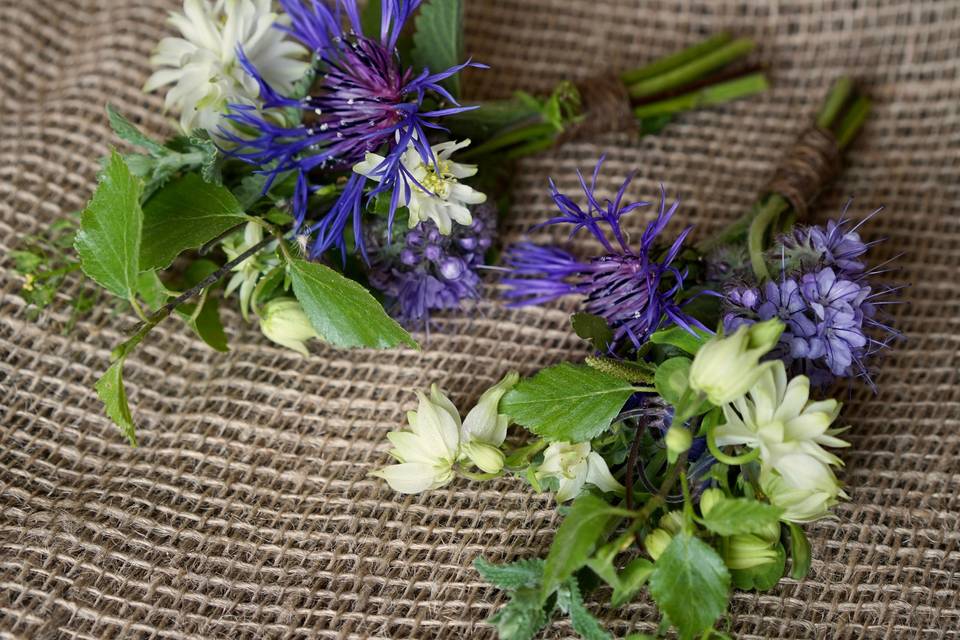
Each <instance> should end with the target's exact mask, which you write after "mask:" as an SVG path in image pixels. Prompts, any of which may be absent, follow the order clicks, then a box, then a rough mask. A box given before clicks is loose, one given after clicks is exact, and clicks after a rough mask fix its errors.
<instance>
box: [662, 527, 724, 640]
mask: <svg viewBox="0 0 960 640" xmlns="http://www.w3.org/2000/svg"><path fill="white" fill-rule="evenodd" d="M650 595H651V596H653V599H654V601H656V603H657V606H659V607H660V610H661V611H662V612H663V613H664V615H665V616H666V617H667V618H669V619H670V622H672V623H673V624H674V625H675V626H676V627H677V632H678V635H679V637H680V638H681V639H682V640H690V639H691V638H693V637H694V636H696V635H697V634H700V633H703V632H704V631H706V630H707V629H709V628H711V627H712V626H713V623H714V622H715V621H716V620H717V619H718V618H719V617H720V616H722V615H723V613H724V611H726V608H727V600H728V599H729V596H730V572H729V571H727V567H726V566H725V565H724V564H723V560H722V559H721V558H720V556H719V555H717V552H716V551H714V550H713V549H712V548H711V547H710V546H708V545H707V544H706V543H705V542H703V541H702V540H700V539H699V538H697V537H696V536H693V535H691V534H689V533H687V532H680V533H678V534H677V535H675V536H674V537H673V540H671V542H670V545H669V546H668V547H667V548H666V550H665V551H664V552H663V555H661V556H660V558H659V559H658V560H657V563H656V564H655V565H654V568H653V574H651V576H650Z"/></svg>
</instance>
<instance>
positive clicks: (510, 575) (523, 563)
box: [473, 558, 543, 589]
mask: <svg viewBox="0 0 960 640" xmlns="http://www.w3.org/2000/svg"><path fill="white" fill-rule="evenodd" d="M473 566H474V567H475V568H476V570H477V573H479V574H480V575H481V576H482V577H483V579H484V580H486V581H487V582H489V583H491V584H494V585H496V586H498V587H500V588H501V589H517V588H520V587H534V586H537V585H538V584H540V580H541V579H542V578H543V559H542V558H529V559H527V560H517V561H516V562H511V563H510V564H491V563H489V562H487V561H486V560H484V559H483V558H477V559H476V560H474V561H473Z"/></svg>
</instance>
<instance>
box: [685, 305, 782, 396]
mask: <svg viewBox="0 0 960 640" xmlns="http://www.w3.org/2000/svg"><path fill="white" fill-rule="evenodd" d="M783 328H784V324H783V323H782V322H781V321H780V320H778V319H776V318H772V319H770V320H767V321H765V322H758V323H756V324H754V325H750V326H749V327H748V326H746V325H744V326H741V327H740V328H739V329H737V331H736V332H735V333H734V334H733V335H730V336H727V337H724V338H719V337H718V338H714V339H712V340H710V341H709V342H707V343H706V344H705V345H703V346H702V347H700V350H699V351H698V352H697V355H696V357H695V358H694V359H693V364H692V365H690V379H689V380H690V388H691V389H693V390H694V391H699V392H701V393H704V394H706V396H707V398H708V399H709V400H710V402H712V403H713V404H715V405H717V406H721V405H724V404H726V403H728V402H732V401H733V400H736V399H737V398H739V397H741V396H743V395H744V394H745V393H746V392H747V391H749V390H750V387H752V386H753V385H754V383H755V382H756V381H757V379H758V378H759V377H760V376H761V375H763V373H764V372H765V371H766V370H767V369H769V368H770V367H771V366H772V365H773V363H771V362H765V363H763V364H760V358H761V357H763V356H764V355H765V354H766V353H767V352H768V351H770V349H772V348H773V347H774V346H775V345H776V344H777V340H778V339H779V337H780V334H781V333H783Z"/></svg>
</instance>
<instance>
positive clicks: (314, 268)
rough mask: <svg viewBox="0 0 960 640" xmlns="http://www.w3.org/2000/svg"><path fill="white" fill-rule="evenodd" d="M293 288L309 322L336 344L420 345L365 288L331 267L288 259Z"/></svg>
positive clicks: (415, 347) (322, 335)
mask: <svg viewBox="0 0 960 640" xmlns="http://www.w3.org/2000/svg"><path fill="white" fill-rule="evenodd" d="M290 274H291V277H292V279H293V292H294V294H295V295H296V296H297V300H299V301H300V304H301V305H303V310H304V311H305V312H306V314H307V317H308V318H309V319H310V324H312V325H313V328H314V329H316V331H317V333H319V334H320V336H321V337H322V338H323V339H324V340H326V341H327V342H329V343H331V344H333V345H335V346H338V347H372V348H375V349H388V348H390V347H395V346H397V345H399V344H406V345H408V346H410V347H413V348H414V349H419V348H420V346H419V345H418V344H417V343H416V341H415V340H414V339H413V338H411V337H410V334H409V333H407V332H406V331H404V330H403V328H402V327H401V326H400V325H399V324H397V322H396V321H395V320H394V319H393V318H391V317H390V316H388V315H387V313H386V311H384V310H383V307H382V306H380V303H379V302H377V301H376V299H375V298H374V297H373V296H372V295H370V292H368V291H367V290H366V289H364V288H363V287H362V286H361V285H359V284H357V283H356V282H354V281H353V280H350V279H349V278H346V277H344V276H343V275H341V274H339V273H337V272H336V271H334V270H333V269H331V268H330V267H327V266H324V265H322V264H318V263H316V262H307V261H306V260H293V261H292V262H291V263H290Z"/></svg>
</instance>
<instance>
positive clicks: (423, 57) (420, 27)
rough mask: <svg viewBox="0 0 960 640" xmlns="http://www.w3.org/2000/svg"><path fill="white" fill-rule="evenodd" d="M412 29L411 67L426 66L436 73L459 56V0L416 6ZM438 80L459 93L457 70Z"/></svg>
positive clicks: (455, 94) (417, 69)
mask: <svg viewBox="0 0 960 640" xmlns="http://www.w3.org/2000/svg"><path fill="white" fill-rule="evenodd" d="M415 24H416V32H415V33H414V34H413V62H414V67H415V71H416V72H417V73H420V72H421V71H423V69H425V68H426V69H429V70H430V71H431V72H433V73H439V72H441V71H444V70H446V69H449V68H450V67H453V66H456V65H457V64H460V62H462V60H463V0H430V1H429V2H425V3H424V4H422V5H421V6H420V14H419V15H418V16H417V18H416V21H415ZM441 84H443V86H444V87H445V88H446V89H447V90H448V91H449V92H450V93H451V94H452V95H453V97H454V98H457V97H458V96H459V95H460V79H459V74H455V75H453V76H451V77H449V78H447V79H446V80H444V81H443V82H442V83H441Z"/></svg>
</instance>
